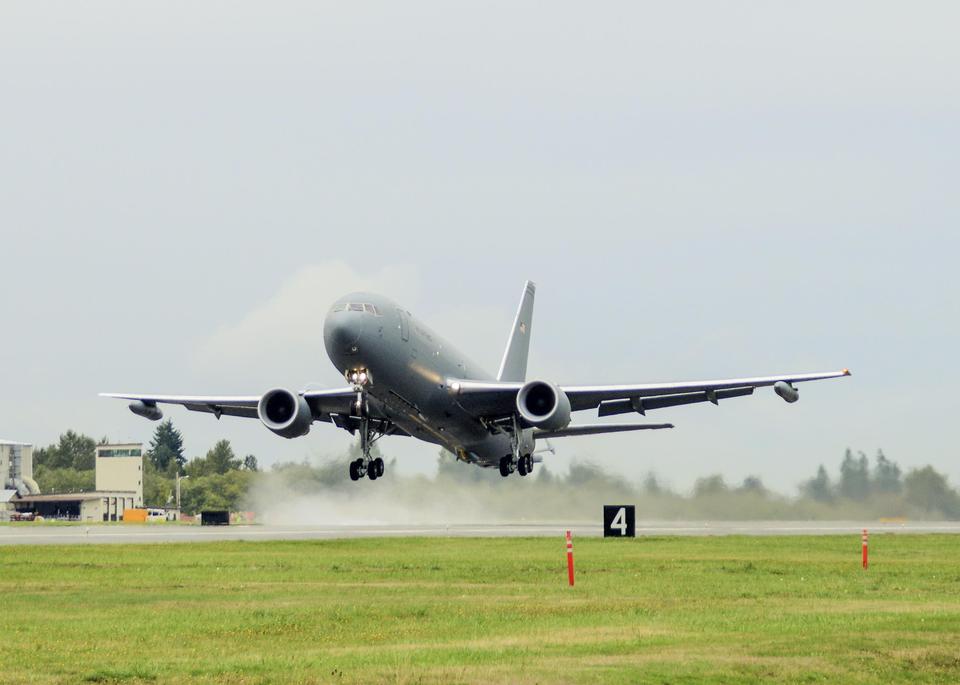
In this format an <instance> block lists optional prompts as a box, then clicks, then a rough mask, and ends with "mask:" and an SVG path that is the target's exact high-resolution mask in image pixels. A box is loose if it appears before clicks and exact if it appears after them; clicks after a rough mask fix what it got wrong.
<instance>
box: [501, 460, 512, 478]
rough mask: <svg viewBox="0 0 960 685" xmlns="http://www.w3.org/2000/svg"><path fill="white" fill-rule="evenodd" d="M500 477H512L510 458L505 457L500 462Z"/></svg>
mask: <svg viewBox="0 0 960 685" xmlns="http://www.w3.org/2000/svg"><path fill="white" fill-rule="evenodd" d="M500 475H501V476H503V477H504V478H506V477H507V476H509V475H510V457H504V458H503V459H501V460H500Z"/></svg>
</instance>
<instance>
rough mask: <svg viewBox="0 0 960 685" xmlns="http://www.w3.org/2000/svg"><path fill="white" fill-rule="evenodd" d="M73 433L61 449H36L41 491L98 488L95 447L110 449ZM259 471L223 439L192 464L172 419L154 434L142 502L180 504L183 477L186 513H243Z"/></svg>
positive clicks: (64, 439)
mask: <svg viewBox="0 0 960 685" xmlns="http://www.w3.org/2000/svg"><path fill="white" fill-rule="evenodd" d="M109 442H110V441H109V440H108V439H107V438H101V439H100V440H99V441H97V440H94V439H93V438H91V437H90V436H87V435H82V434H79V433H76V432H74V431H72V430H68V431H67V432H66V433H64V434H62V435H61V436H60V439H59V441H58V442H57V443H56V444H53V445H49V446H48V447H44V448H40V449H37V450H34V453H33V475H34V480H36V481H37V484H38V485H39V486H40V491H41V492H43V493H45V494H48V493H73V492H80V491H84V490H93V489H94V488H95V486H96V483H95V481H96V477H95V474H96V471H95V461H96V447H97V445H98V444H100V445H106V444H109ZM257 471H258V464H257V458H256V457H255V456H254V455H252V454H248V455H247V456H245V457H243V458H242V459H241V458H239V457H237V456H236V454H235V453H234V451H233V447H232V446H231V445H230V442H229V441H228V440H221V441H219V442H218V443H217V444H216V445H214V446H213V447H212V448H210V450H208V451H207V453H206V454H205V455H204V456H202V457H194V458H193V459H188V458H187V457H186V455H185V452H184V449H183V436H182V435H181V433H180V431H178V430H177V429H176V428H174V426H173V423H172V422H171V421H170V420H169V419H168V420H166V421H163V422H162V423H160V424H159V425H158V426H157V428H156V430H155V431H154V434H153V439H152V440H151V442H150V447H149V449H148V450H147V451H146V453H145V454H144V460H143V503H144V506H147V507H172V506H175V504H176V478H177V474H180V476H181V481H180V507H181V510H182V511H183V512H184V513H186V514H196V513H197V512H199V511H202V510H204V509H229V510H231V511H236V510H238V509H239V508H240V507H241V506H242V503H243V500H244V498H245V497H246V495H247V493H248V492H249V490H250V487H251V484H252V482H253V475H254V474H255V473H256V472H257Z"/></svg>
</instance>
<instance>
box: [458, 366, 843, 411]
mask: <svg viewBox="0 0 960 685" xmlns="http://www.w3.org/2000/svg"><path fill="white" fill-rule="evenodd" d="M849 375H850V371H849V370H848V369H843V370H842V371H828V372H823V373H805V374H784V375H781V376H760V377H753V378H728V379H723V380H710V381H681V382H673V383H642V384H637V385H563V386H560V389H561V390H563V392H564V393H565V394H566V395H567V397H568V398H569V400H570V409H571V410H572V411H582V410H585V409H597V410H598V411H597V413H598V415H600V416H611V415H614V414H624V413H628V412H634V411H635V412H638V413H640V414H645V413H646V412H647V411H648V410H650V409H662V408H664V407H672V406H679V405H682V404H692V403H695V402H713V403H714V404H716V403H717V402H719V401H720V400H722V399H728V398H731V397H741V396H744V395H750V394H752V393H753V391H754V390H755V389H756V388H761V387H767V386H773V385H776V384H777V383H781V382H782V383H786V384H789V385H791V386H792V384H794V383H802V382H806V381H816V380H823V379H827V378H841V377H843V376H849ZM447 387H448V388H449V389H450V392H451V393H452V394H453V395H455V396H456V397H457V401H458V402H459V403H460V405H461V406H462V407H463V408H464V409H465V410H467V411H468V412H470V413H472V414H474V415H475V416H477V417H481V418H493V419H497V418H501V417H504V416H510V415H512V414H513V413H514V412H515V411H516V399H517V393H518V392H519V391H520V388H522V387H523V383H520V382H509V383H503V382H497V381H468V380H459V379H449V380H448V382H447Z"/></svg>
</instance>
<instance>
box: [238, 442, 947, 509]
mask: <svg viewBox="0 0 960 685" xmlns="http://www.w3.org/2000/svg"><path fill="white" fill-rule="evenodd" d="M355 457H356V450H355V449H352V450H351V453H350V454H348V455H344V456H342V457H340V458H337V459H331V460H330V461H327V462H324V463H320V464H307V463H301V464H296V463H284V464H277V465H275V466H274V467H273V468H272V469H271V470H270V471H269V472H267V473H264V474H261V475H260V476H259V477H258V480H257V489H256V490H255V491H253V492H251V500H252V503H251V505H250V506H251V508H252V509H254V510H255V511H257V512H259V513H261V514H263V513H265V512H266V513H272V514H274V519H273V520H275V521H278V522H279V521H282V522H293V521H294V520H302V521H303V522H308V521H313V520H314V519H315V520H316V521H320V520H332V517H334V516H342V517H345V518H346V517H349V518H351V519H352V520H371V519H373V520H377V521H394V520H395V521H410V522H413V521H416V520H434V521H435V520H449V521H492V520H513V521H515V520H522V519H526V520H534V519H540V520H560V519H565V520H571V519H577V518H579V519H582V520H593V519H595V518H596V512H597V511H598V510H599V507H600V506H602V505H603V504H610V503H617V502H623V503H634V504H636V505H637V515H638V516H640V517H643V518H647V519H688V520H749V519H769V520H811V519H820V520H843V519H848V520H849V519H862V518H868V519H875V518H883V517H891V518H892V517H907V518H911V519H960V495H958V493H957V491H956V490H954V489H953V488H951V487H950V485H949V483H948V481H947V478H946V476H945V475H944V474H941V473H939V472H937V471H936V470H935V469H934V468H933V467H932V466H925V467H923V468H917V469H912V470H910V471H908V472H906V473H904V472H903V470H902V469H901V468H900V466H899V465H898V464H896V463H895V462H893V461H891V460H889V459H888V458H887V457H886V456H885V455H884V454H883V452H882V451H881V452H878V453H877V456H876V458H875V460H874V461H873V462H872V463H871V462H870V460H869V459H867V458H866V456H864V455H863V454H862V453H859V454H857V455H854V453H853V452H852V451H850V450H848V451H847V453H846V454H845V455H844V457H843V458H842V460H840V463H839V468H838V471H837V473H836V475H834V476H831V475H830V473H829V472H828V470H827V468H826V467H825V466H820V467H819V469H818V470H817V473H816V474H815V475H814V476H813V477H812V478H810V479H809V480H807V481H805V482H804V483H802V484H801V485H800V486H799V488H798V491H797V492H796V494H795V495H793V496H788V495H784V494H781V493H778V492H774V491H771V490H770V489H768V488H767V487H766V486H765V485H764V484H763V481H762V480H761V479H760V478H759V477H758V476H748V477H747V478H744V479H743V480H742V481H741V482H739V483H728V482H727V481H726V480H725V479H724V477H723V476H722V475H720V474H713V475H708V476H705V477H702V478H699V479H697V480H696V482H695V484H694V486H693V489H692V491H690V492H688V493H681V492H677V491H676V490H674V489H672V488H670V487H669V486H668V485H667V484H665V483H664V482H663V481H662V480H661V479H660V478H658V477H657V476H656V475H655V474H652V473H651V474H648V475H647V476H646V477H645V478H643V479H642V480H641V481H640V482H633V481H629V480H625V479H624V478H623V477H622V476H620V475H618V474H615V473H613V472H611V471H608V470H606V469H605V468H603V467H602V466H599V465H597V464H592V463H586V462H580V463H574V464H573V465H571V467H570V469H569V470H568V471H567V472H566V473H564V474H560V473H556V472H554V471H553V470H551V469H550V467H549V466H547V465H544V464H538V465H537V466H536V468H535V471H534V474H533V476H532V477H527V478H517V477H511V478H502V477H501V476H500V474H499V473H498V472H497V470H496V469H481V468H477V467H475V466H472V465H469V464H464V463H462V462H459V461H457V460H456V459H455V458H454V457H453V456H452V455H450V454H449V453H441V455H440V457H439V460H438V463H437V475H436V476H435V477H433V478H428V477H425V476H399V475H397V474H396V471H395V469H393V468H391V466H392V465H388V467H387V474H386V476H385V477H384V478H383V479H382V481H381V480H378V481H377V484H375V485H373V484H368V483H360V484H357V483H351V482H350V481H349V480H348V479H347V478H346V477H345V476H344V471H345V469H344V465H345V464H346V463H348V461H349V460H350V459H352V458H355ZM310 517H314V519H311V518H310ZM323 517H328V518H327V519H323ZM431 517H433V518H431Z"/></svg>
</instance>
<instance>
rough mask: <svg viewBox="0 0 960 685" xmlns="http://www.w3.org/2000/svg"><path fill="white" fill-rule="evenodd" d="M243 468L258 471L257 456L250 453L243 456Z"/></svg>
mask: <svg viewBox="0 0 960 685" xmlns="http://www.w3.org/2000/svg"><path fill="white" fill-rule="evenodd" d="M243 469H244V471H259V470H260V465H259V464H258V463H257V458H256V457H255V456H253V455H252V454H248V455H247V456H245V457H244V458H243Z"/></svg>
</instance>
